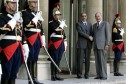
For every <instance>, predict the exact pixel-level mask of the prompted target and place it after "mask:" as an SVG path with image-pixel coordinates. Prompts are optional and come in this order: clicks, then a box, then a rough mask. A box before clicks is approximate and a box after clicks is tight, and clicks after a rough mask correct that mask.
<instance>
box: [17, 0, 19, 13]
mask: <svg viewBox="0 0 126 84" xmlns="http://www.w3.org/2000/svg"><path fill="white" fill-rule="evenodd" d="M18 2H19V0H17V9H16V12H18V7H19V4H18Z"/></svg>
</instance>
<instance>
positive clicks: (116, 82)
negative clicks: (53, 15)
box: [16, 74, 126, 84]
mask: <svg viewBox="0 0 126 84" xmlns="http://www.w3.org/2000/svg"><path fill="white" fill-rule="evenodd" d="M63 77H64V78H65V79H64V81H51V80H43V81H40V82H42V83H44V84H126V75H125V76H122V77H115V76H113V75H112V74H111V75H110V76H108V79H107V80H98V79H94V77H90V78H89V79H84V78H82V79H77V78H76V76H75V75H72V76H68V75H64V76H63ZM16 84H28V81H27V80H20V79H17V80H16Z"/></svg>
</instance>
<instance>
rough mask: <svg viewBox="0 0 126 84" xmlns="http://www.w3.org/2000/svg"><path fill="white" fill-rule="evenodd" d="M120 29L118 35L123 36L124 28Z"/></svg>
mask: <svg viewBox="0 0 126 84" xmlns="http://www.w3.org/2000/svg"><path fill="white" fill-rule="evenodd" d="M120 31H121V33H120V35H121V36H123V34H124V33H125V31H124V28H121V30H120Z"/></svg>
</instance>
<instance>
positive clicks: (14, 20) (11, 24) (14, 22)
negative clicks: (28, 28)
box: [8, 12, 21, 30]
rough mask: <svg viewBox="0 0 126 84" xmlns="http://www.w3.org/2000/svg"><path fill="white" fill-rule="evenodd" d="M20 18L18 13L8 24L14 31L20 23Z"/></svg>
mask: <svg viewBox="0 0 126 84" xmlns="http://www.w3.org/2000/svg"><path fill="white" fill-rule="evenodd" d="M20 17H21V14H20V12H17V13H15V14H14V17H13V18H12V19H11V20H10V21H9V22H8V24H9V25H10V26H11V29H12V30H13V29H14V28H15V26H16V23H17V22H19V21H20Z"/></svg>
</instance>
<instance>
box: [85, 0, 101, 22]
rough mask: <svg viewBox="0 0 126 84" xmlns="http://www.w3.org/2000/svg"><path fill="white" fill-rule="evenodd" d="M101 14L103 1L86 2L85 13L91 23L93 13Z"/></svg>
mask: <svg viewBox="0 0 126 84" xmlns="http://www.w3.org/2000/svg"><path fill="white" fill-rule="evenodd" d="M96 12H101V13H103V0H86V13H87V15H88V20H89V21H90V22H91V23H94V22H95V13H96Z"/></svg>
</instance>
